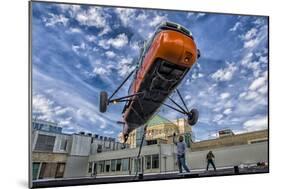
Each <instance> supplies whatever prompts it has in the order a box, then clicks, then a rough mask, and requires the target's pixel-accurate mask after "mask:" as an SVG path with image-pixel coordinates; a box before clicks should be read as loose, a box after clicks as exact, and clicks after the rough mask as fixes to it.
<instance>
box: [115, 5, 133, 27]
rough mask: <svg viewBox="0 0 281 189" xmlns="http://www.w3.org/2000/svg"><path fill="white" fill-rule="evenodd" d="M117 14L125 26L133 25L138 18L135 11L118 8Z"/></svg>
mask: <svg viewBox="0 0 281 189" xmlns="http://www.w3.org/2000/svg"><path fill="white" fill-rule="evenodd" d="M115 12H116V14H117V15H118V17H119V19H120V20H121V23H122V24H123V25H124V26H128V25H131V24H132V23H133V19H135V18H136V14H135V13H136V10H134V9H128V8H116V9H115Z"/></svg>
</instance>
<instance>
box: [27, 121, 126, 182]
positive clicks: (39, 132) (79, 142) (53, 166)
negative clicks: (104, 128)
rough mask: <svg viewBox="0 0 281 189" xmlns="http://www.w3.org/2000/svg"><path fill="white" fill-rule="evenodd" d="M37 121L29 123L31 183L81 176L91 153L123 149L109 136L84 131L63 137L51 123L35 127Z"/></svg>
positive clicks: (63, 134)
mask: <svg viewBox="0 0 281 189" xmlns="http://www.w3.org/2000/svg"><path fill="white" fill-rule="evenodd" d="M37 122H38V120H36V121H35V120H33V129H32V134H31V137H32V144H31V150H32V156H31V157H32V177H33V180H38V179H54V178H73V177H84V176H85V175H86V172H87V169H88V159H89V156H90V155H91V154H98V153H102V152H105V151H114V150H120V149H121V148H123V144H121V143H119V142H116V141H115V139H113V138H110V137H105V136H99V135H93V134H91V133H84V132H80V133H77V134H65V133H62V132H61V128H56V127H58V126H57V125H56V124H55V123H50V122H44V123H46V124H48V125H43V126H42V125H41V126H39V127H38V126H37V127H35V124H34V123H37ZM42 123H43V121H40V124H42ZM49 126H51V129H48V128H50V127H49ZM58 131H60V132H58Z"/></svg>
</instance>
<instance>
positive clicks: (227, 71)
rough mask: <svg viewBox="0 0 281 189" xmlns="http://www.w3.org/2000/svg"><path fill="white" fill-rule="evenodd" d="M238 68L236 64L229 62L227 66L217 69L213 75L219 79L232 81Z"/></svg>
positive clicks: (215, 78)
mask: <svg viewBox="0 0 281 189" xmlns="http://www.w3.org/2000/svg"><path fill="white" fill-rule="evenodd" d="M236 70H237V67H235V65H234V64H228V66H227V67H226V68H222V69H219V70H217V71H216V72H215V73H213V74H212V75H211V77H212V78H213V79H214V80H217V81H230V80H231V79H232V77H233V75H234V73H235V71H236Z"/></svg>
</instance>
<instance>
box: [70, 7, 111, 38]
mask: <svg viewBox="0 0 281 189" xmlns="http://www.w3.org/2000/svg"><path fill="white" fill-rule="evenodd" d="M75 18H76V20H77V21H78V22H79V23H80V25H84V26H94V27H96V28H98V29H102V31H101V32H100V33H99V34H98V35H99V36H102V35H104V34H106V33H108V32H109V31H111V28H110V26H109V24H108V22H107V21H106V19H107V18H110V16H109V15H108V14H106V13H105V12H104V11H103V9H102V8H100V7H90V8H89V9H88V10H83V11H79V12H78V13H77V14H76V16H75Z"/></svg>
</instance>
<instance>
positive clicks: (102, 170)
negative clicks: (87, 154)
mask: <svg viewBox="0 0 281 189" xmlns="http://www.w3.org/2000/svg"><path fill="white" fill-rule="evenodd" d="M97 166H98V173H103V172H104V161H99V162H98V165H97Z"/></svg>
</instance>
